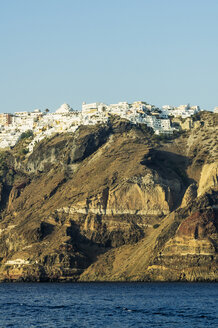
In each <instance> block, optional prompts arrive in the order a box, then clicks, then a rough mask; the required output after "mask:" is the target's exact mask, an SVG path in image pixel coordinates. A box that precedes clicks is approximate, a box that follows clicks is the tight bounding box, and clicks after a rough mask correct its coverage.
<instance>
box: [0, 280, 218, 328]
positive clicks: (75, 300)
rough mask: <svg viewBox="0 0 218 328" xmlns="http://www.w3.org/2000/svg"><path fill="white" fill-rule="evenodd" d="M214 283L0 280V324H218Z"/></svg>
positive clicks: (174, 327) (198, 327) (167, 326)
mask: <svg viewBox="0 0 218 328" xmlns="http://www.w3.org/2000/svg"><path fill="white" fill-rule="evenodd" d="M217 303H218V285H217V284H215V283H193V284H190V283H66V284H61V283H11V284H5V283H3V284H0V327H1V328H5V327H16V328H21V327H22V328H23V327H28V328H31V327H33V328H36V327H37V328H38V327H40V328H41V327H46V328H48V327H49V328H54V327H63V328H69V327H75V328H76V327H116V328H120V327H124V328H129V327H137V328H140V327H143V328H144V327H162V328H171V327H172V328H177V327H178V328H181V327H186V328H189V327H196V328H201V327H202V328H203V327H204V328H207V327H213V328H215V327H218V317H217Z"/></svg>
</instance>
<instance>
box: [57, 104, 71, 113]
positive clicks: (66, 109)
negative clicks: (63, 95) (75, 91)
mask: <svg viewBox="0 0 218 328" xmlns="http://www.w3.org/2000/svg"><path fill="white" fill-rule="evenodd" d="M71 111H72V108H71V107H70V106H69V105H68V104H63V105H61V107H59V108H58V109H57V110H56V112H55V113H57V114H67V113H69V112H71Z"/></svg>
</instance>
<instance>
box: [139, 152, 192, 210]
mask: <svg viewBox="0 0 218 328" xmlns="http://www.w3.org/2000/svg"><path fill="white" fill-rule="evenodd" d="M140 164H142V165H145V166H146V167H148V168H149V169H151V170H154V171H156V172H157V173H158V174H159V175H160V177H161V178H163V179H166V180H167V179H168V180H170V179H172V180H173V179H177V180H178V181H179V182H180V185H181V191H180V193H179V195H178V197H177V200H176V202H175V204H174V205H175V206H174V209H175V208H176V207H178V206H179V205H180V204H181V201H182V198H183V196H184V193H185V191H186V189H187V187H188V186H189V185H190V184H192V183H195V182H196V181H195V180H193V179H190V178H189V177H188V175H187V173H186V170H187V168H188V166H189V165H190V164H191V163H190V159H189V158H188V157H186V156H182V155H179V154H175V153H172V152H168V151H162V150H154V149H151V150H150V151H149V153H148V154H146V155H145V156H144V158H143V160H142V161H141V163H140Z"/></svg>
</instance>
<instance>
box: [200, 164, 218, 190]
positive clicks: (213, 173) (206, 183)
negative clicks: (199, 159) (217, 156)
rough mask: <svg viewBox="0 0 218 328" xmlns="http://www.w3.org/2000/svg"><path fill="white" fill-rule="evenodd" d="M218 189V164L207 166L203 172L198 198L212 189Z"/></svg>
mask: <svg viewBox="0 0 218 328" xmlns="http://www.w3.org/2000/svg"><path fill="white" fill-rule="evenodd" d="M217 187H218V162H215V163H211V164H205V165H204V166H203V168H202V171H201V176H200V181H199V187H198V196H201V195H203V194H204V193H205V192H206V191H208V189H210V188H217Z"/></svg>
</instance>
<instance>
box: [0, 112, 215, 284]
mask: <svg viewBox="0 0 218 328" xmlns="http://www.w3.org/2000/svg"><path fill="white" fill-rule="evenodd" d="M192 126H193V127H192V128H191V129H189V130H185V131H181V132H180V133H176V134H175V135H173V136H171V137H165V138H162V137H158V136H155V135H153V133H152V131H151V130H150V129H149V128H147V127H146V126H145V125H132V124H131V123H130V122H127V121H124V120H120V119H117V118H115V117H111V119H110V121H109V122H108V123H107V124H104V125H96V126H86V127H85V126H81V127H80V128H79V129H78V130H77V131H76V132H75V133H73V134H59V135H55V136H53V137H52V138H50V139H44V140H43V141H41V142H40V143H39V144H37V145H36V146H35V148H34V150H33V152H32V153H31V154H24V152H22V149H23V147H25V142H26V143H28V140H22V142H21V143H19V144H18V145H16V147H14V149H12V150H11V151H8V152H2V153H1V154H0V206H1V221H0V280H2V281H5V280H6V281H17V280H24V281H78V280H81V281H96V280H97V281H100V280H101V281H102V280H113V281H116V280H142V281H145V280H146V281H148V280H149V281H152V280H161V281H167V280H172V281H174V280H188V281H196V280H211V281H214V280H217V271H216V270H217V242H218V240H217V212H218V208H217V199H218V196H217V189H218V184H217V181H218V180H217V167H218V164H217V163H218V161H217V140H216V137H217V114H211V113H206V112H204V113H201V115H199V116H198V117H195V118H194V119H193V122H192ZM21 154H22V156H21Z"/></svg>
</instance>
